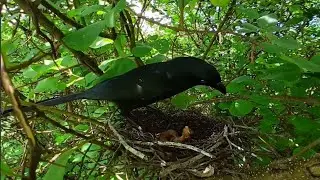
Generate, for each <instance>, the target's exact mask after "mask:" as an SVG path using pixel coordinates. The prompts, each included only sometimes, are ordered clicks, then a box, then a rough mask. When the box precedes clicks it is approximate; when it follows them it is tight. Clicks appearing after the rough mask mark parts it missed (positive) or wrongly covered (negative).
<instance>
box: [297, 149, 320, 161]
mask: <svg viewBox="0 0 320 180" xmlns="http://www.w3.org/2000/svg"><path fill="white" fill-rule="evenodd" d="M303 149H304V147H297V148H295V149H294V150H293V152H292V154H293V155H295V154H297V153H299V152H300V151H302V150H303ZM315 154H317V152H316V151H315V150H313V149H309V148H308V150H307V151H306V152H305V153H303V154H302V155H301V157H304V158H305V159H310V158H312V157H314V155H315Z"/></svg>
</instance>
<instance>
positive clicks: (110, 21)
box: [104, 9, 115, 28]
mask: <svg viewBox="0 0 320 180" xmlns="http://www.w3.org/2000/svg"><path fill="white" fill-rule="evenodd" d="M104 20H105V23H106V27H109V28H112V27H114V26H115V12H114V10H113V9H112V10H110V11H109V12H107V13H106V15H105V19H104Z"/></svg>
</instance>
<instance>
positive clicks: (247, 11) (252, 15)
mask: <svg viewBox="0 0 320 180" xmlns="http://www.w3.org/2000/svg"><path fill="white" fill-rule="evenodd" d="M237 10H238V11H239V12H241V13H242V14H244V15H245V17H247V18H249V19H251V20H254V19H258V18H259V17H260V15H259V13H258V11H257V10H256V9H253V8H245V7H243V6H241V7H239V8H238V9H237Z"/></svg>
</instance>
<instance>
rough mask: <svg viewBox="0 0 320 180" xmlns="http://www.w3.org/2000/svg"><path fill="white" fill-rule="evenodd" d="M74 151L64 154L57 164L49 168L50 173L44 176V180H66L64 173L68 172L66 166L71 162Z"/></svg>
mask: <svg viewBox="0 0 320 180" xmlns="http://www.w3.org/2000/svg"><path fill="white" fill-rule="evenodd" d="M73 151H74V149H70V150H68V151H65V152H63V153H62V154H61V155H60V156H59V157H58V158H57V159H56V160H55V163H56V164H59V165H60V166H57V165H55V164H51V165H50V166H49V169H48V172H47V173H46V174H45V175H44V177H43V179H44V180H57V179H64V173H65V172H66V164H67V162H68V160H69V157H70V155H71V154H72V153H73Z"/></svg>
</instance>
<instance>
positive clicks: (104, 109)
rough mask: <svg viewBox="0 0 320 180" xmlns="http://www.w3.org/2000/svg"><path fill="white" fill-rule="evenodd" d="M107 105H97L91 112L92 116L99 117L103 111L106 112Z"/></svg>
mask: <svg viewBox="0 0 320 180" xmlns="http://www.w3.org/2000/svg"><path fill="white" fill-rule="evenodd" d="M108 109H109V107H108V106H103V107H99V108H98V109H96V110H95V111H94V112H93V115H92V116H93V117H95V118H97V117H101V116H102V115H103V114H104V113H106V112H107V111H108Z"/></svg>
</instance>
